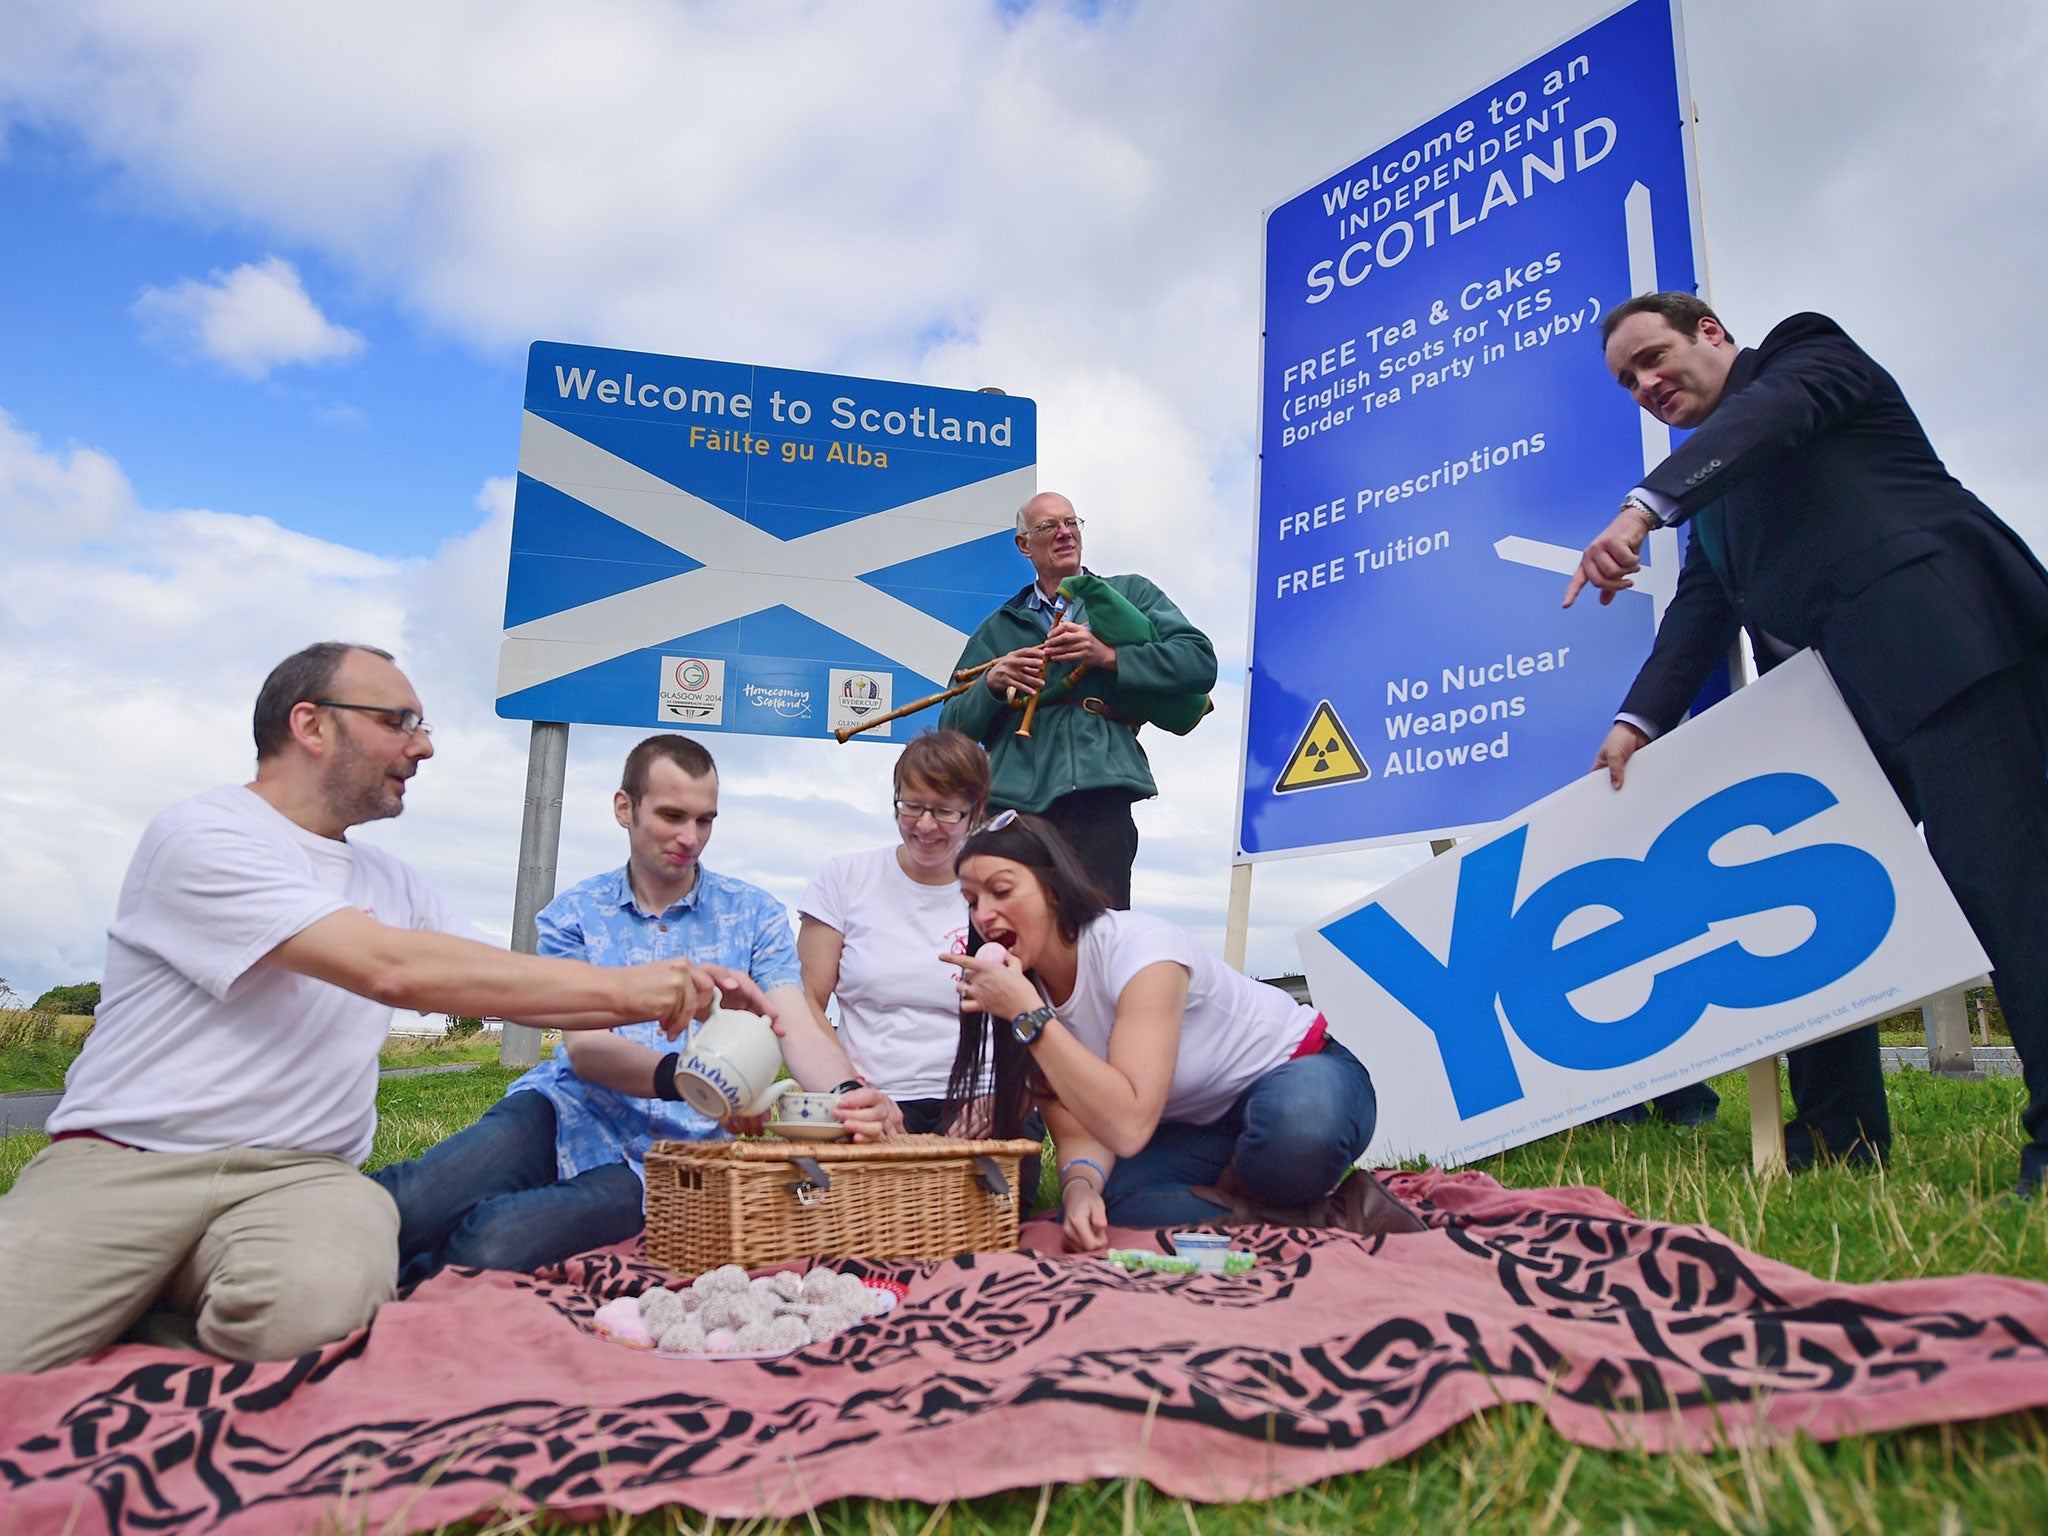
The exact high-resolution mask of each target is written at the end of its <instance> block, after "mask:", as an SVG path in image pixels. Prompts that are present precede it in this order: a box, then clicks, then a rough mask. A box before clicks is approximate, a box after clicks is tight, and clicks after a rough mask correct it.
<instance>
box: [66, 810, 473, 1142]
mask: <svg viewBox="0 0 2048 1536" xmlns="http://www.w3.org/2000/svg"><path fill="white" fill-rule="evenodd" d="M343 907H359V908H361V909H362V910H363V911H364V912H366V913H368V914H369V915H370V916H371V917H374V918H375V919H376V920H377V921H378V922H380V923H386V924H388V925H390V926H391V927H394V928H424V929H433V930H437V931H439V932H444V933H458V934H461V935H463V936H464V937H470V938H474V937H475V934H474V932H473V931H472V930H471V929H470V928H469V927H468V926H467V925H466V924H463V923H461V922H459V921H457V920H456V919H455V918H454V917H453V916H452V915H451V914H450V913H449V912H448V909H447V908H446V907H445V906H444V905H443V904H442V902H441V899H440V897H438V896H436V895H435V894H434V893H433V891H431V890H429V889H428V888H427V885H426V883H425V882H424V881H422V880H421V879H420V877H419V876H418V875H417V874H415V873H414V872H413V870H412V869H411V868H410V867H409V866H408V865H406V864H405V863H404V861H402V860H400V859H399V858H397V857H395V856H394V855H392V854H389V853H386V852H385V851H384V850H383V849H381V848H374V847H370V846H368V845H367V844H362V843H351V842H346V841H338V840H336V839H333V838H326V837H321V836H319V835H318V834H316V833H312V832H308V831H307V830H306V829H305V828H304V827H301V826H300V825H298V824H297V823H296V822H294V821H292V820H290V819H289V818H287V817H286V816H284V815H283V814H282V813H281V812H279V811H278V810H276V809H275V808H274V807H273V806H271V804H270V803H269V802H268V801H266V800H264V799H263V798H262V797H261V796H259V795H257V794H256V793H255V792H254V791H253V790H250V789H248V788H246V787H245V786H243V785H239V784H226V785H222V786H221V787H220V788H219V789H210V790H208V791H207V792H206V793H204V794H202V795H195V796H193V797H192V798H191V799H190V800H185V801H181V802H180V803H178V804H177V805H174V806H172V807H170V808H169V809H168V810H166V811H164V812H163V813H162V814H161V815H159V816H158V817H157V818H156V819H155V820H154V821H152V822H151V823H150V824H149V828H148V830H147V831H145V832H144V833H143V834H142V842H141V844H140V846H138V847H137V848H136V850H135V857H134V859H133V861H131V862H130V864H129V866H128V875H127V878H126V879H125V880H124V881H122V884H121V897H120V901H119V902H118V903H117V904H116V906H115V909H114V922H113V926H112V927H110V928H109V929H108V930H107V971H106V981H105V986H104V988H103V993H102V1000H101V1003H100V1006H99V1009H98V1011H97V1022H96V1023H95V1024H94V1025H93V1030H92V1034H91V1035H90V1036H88V1037H87V1039H86V1042H85V1049H84V1051H83V1052H82V1053H81V1054H80V1055H79V1058H78V1060H77V1061H76V1062H74V1063H73V1064H72V1067H71V1071H70V1073H69V1075H68V1076H67V1078H66V1079H65V1084H64V1098H63V1101H62V1102H61V1103H60V1104H59V1105H58V1106H57V1108H56V1109H55V1110H54V1111H53V1112H52V1113H51V1115H50V1129H51V1130H52V1131H65V1130H78V1131H98V1132H100V1133H101V1134H102V1135H105V1136H111V1137H113V1138H114V1139H115V1140H116V1141H125V1142H128V1143H130V1144H131V1145H133V1146H138V1147H144V1148H147V1149H148V1150H150V1151H152V1152H210V1151H216V1150H219V1149H221V1148H224V1147H286V1148H291V1149H294V1150H297V1151H303V1152H328V1153H332V1154H333V1155H335V1156H336V1157H343V1158H347V1159H348V1160H349V1161H350V1162H361V1161H362V1159H363V1158H364V1157H365V1156H367V1155H368V1153H369V1150H370V1139H371V1137H372V1136H373V1135H374V1134H375V1132H376V1129H377V1052H378V1049H379V1048H380V1047H381V1046H382V1045H383V1043H384V1037H385V1035H386V1034H387V1033H388V1032H389V1030H390V1027H391V1009H390V1007H389V1006H388V1005H386V1004H384V1003H379V1002H375V1001H372V1000H371V999H369V998H365V997H358V996H356V995H355V994H354V993H352V992H347V991H344V990H343V989H342V988H340V987H337V986H333V985H331V984H329V983H327V982H324V981H315V980H313V979H312V978H311V977H306V976H299V975H295V974H294V973H292V972H290V971H287V970H283V969H281V968H280V967H277V966H269V965H258V964H257V961H259V960H261V959H262V958H263V956H265V955H266V954H268V953H269V952H270V951H271V950H273V949H275V948H276V947H277V946H278V945H279V944H282V943H283V942H284V941H285V940H286V939H288V938H290V937H292V935H293V934H296V933H299V932H302V931H303V930H305V929H306V928H308V927H310V926H312V925H313V924H314V923H316V922H318V921H319V920H320V919H321V918H323V917H326V916H328V915H329V914H330V913H334V912H339V911H340V910H341V909H342V908H343Z"/></svg>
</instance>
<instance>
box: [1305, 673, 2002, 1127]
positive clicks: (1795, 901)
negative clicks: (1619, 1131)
mask: <svg viewBox="0 0 2048 1536" xmlns="http://www.w3.org/2000/svg"><path fill="white" fill-rule="evenodd" d="M1300 939H1301V954H1302V961H1303V963H1304V966H1305V968H1306V970H1307V974H1308V978H1309V983H1310V986H1311V988H1312V990H1313V992H1314V994H1315V1000H1316V1006H1317V1007H1319V1008H1320V1009H1322V1011H1323V1014H1324V1016H1325V1017H1326V1018H1327V1019H1328V1020H1329V1021H1330V1028H1331V1031H1332V1033H1334V1034H1335V1035H1336V1036H1337V1037H1338V1039H1340V1040H1342V1041H1343V1042H1344V1044H1345V1045H1346V1047H1348V1048H1349V1049H1350V1050H1351V1051H1352V1052H1353V1054H1355V1055H1356V1056H1357V1057H1358V1059H1359V1060H1360V1061H1362V1062H1364V1063H1365V1064H1366V1067H1367V1068H1368V1069H1369V1070H1370V1071H1371V1072H1372V1075H1373V1083H1374V1086H1375V1087H1376V1088H1377V1089H1378V1092H1379V1106H1380V1109H1379V1113H1380V1118H1379V1123H1378V1128H1377V1129H1376V1131H1375V1133H1374V1137H1373V1143H1372V1145H1371V1146H1370V1147H1369V1148H1367V1149H1366V1158H1367V1163H1368V1166H1371V1167H1385V1166H1387V1165H1388V1164H1389V1163H1391V1162H1394V1161H1398V1160H1399V1159H1401V1158H1405V1157H1418V1156H1419V1157H1427V1158H1429V1159H1431V1160H1432V1161H1434V1162H1438V1163H1441V1164H1445V1165H1454V1164H1457V1163H1463V1162H1470V1161H1471V1160H1473V1159H1474V1158H1478V1157H1484V1156H1488V1155H1491V1154H1492V1153H1495V1152H1498V1151H1501V1150H1504V1149H1505V1148H1507V1147H1512V1146H1517V1145H1519V1144H1520V1143H1522V1142H1525V1141H1531V1140H1534V1139H1535V1138H1537V1137H1539V1136H1547V1135H1550V1134H1552V1133H1553V1132H1556V1131H1561V1130H1563V1129H1564V1128H1565V1127H1567V1126H1570V1125H1577V1124H1580V1123H1582V1122H1584V1121H1586V1120H1591V1119H1595V1118H1597V1117H1599V1116H1601V1115H1605V1114H1608V1113H1610V1112H1612V1111H1613V1110H1616V1109H1620V1108H1622V1107H1623V1106H1625V1105H1628V1104H1635V1103H1639V1102H1641V1101H1642V1100H1644V1099H1647V1098H1650V1097H1652V1096H1653V1095H1655V1094H1660V1093H1668V1092H1670V1091H1671V1090H1672V1089H1674V1088H1677V1087H1679V1086H1680V1085H1681V1084H1684V1083H1689V1082H1697V1081H1699V1080H1701V1079H1703V1078H1706V1077H1709V1076H1712V1075H1713V1074H1715V1073H1717V1072H1727V1071H1732V1070H1734V1069H1735V1068H1737V1067H1741V1066H1744V1065H1746V1064H1748V1063H1750V1062H1753V1061H1759V1060H1768V1059H1770V1058H1771V1057H1773V1056H1775V1055H1776V1054H1777V1053H1778V1052H1779V1051H1782V1050H1786V1049H1789V1048H1790V1047H1792V1046H1796V1045H1805V1044H1808V1043H1810V1042H1812V1041H1814V1040H1818V1039H1821V1038H1823V1037H1825V1036H1828V1035H1833V1034H1839V1033H1840V1032H1841V1031H1843V1030H1845V1029H1852V1028H1855V1027H1856V1026H1858V1025H1860V1024H1866V1023H1868V1022H1870V1021H1871V1020H1872V1019H1875V1018H1879V1017H1882V1016H1884V1015H1886V1014H1890V1013H1897V1012H1898V1011H1900V1010H1901V1009H1903V1008H1907V1007H1910V1006H1911V1005H1912V1004H1913V1003H1914V1002H1916V1001H1918V1000H1919V999H1920V998H1923V997H1928V996H1931V995H1933V994H1934V993H1937V992H1941V991H1944V990H1946V989H1947V988H1949V987H1952V986H1956V985H1958V984H1960V983H1962V982H1965V981H1969V980H1971V979H1973V978H1974V977H1976V976H1978V975H1981V974H1982V972H1983V970H1984V968H1985V962H1984V952H1983V950H1982V948H1981V947H1979V945H1978V943H1977V940H1976V936H1975V935H1974V934H1972V933H1971V932H1970V925H1969V923H1968V922H1967V921H1965V920H1964V918H1963V914H1962V911H1961V909H1960V908H1958V907H1957V906H1956V903H1955V898H1954V897H1953V896H1951V895H1950V894H1949V889H1948V886H1947V885H1946V884H1945V883H1944V882H1943V881H1942V878H1941V874H1940V872H1939V871H1938V870H1937V869H1936V868H1935V867H1934V860H1933V859H1932V858H1931V857H1930V856H1929V855H1928V852H1927V846H1926V844H1925V843H1923V842H1922V841H1921V840H1920V835H1919V833H1918V832H1917V831H1915V830H1914V827H1913V823H1912V819H1911V818H1910V817H1908V816H1907V815H1906V813H1905V810H1904V808H1903V807H1901V806H1900V804H1899V802H1898V797H1897V796H1896V795H1894V794H1893V793H1892V789H1891V785H1890V784H1889V783H1888V782H1887V781H1886V779H1885V776H1884V770H1883V769H1881V768H1879V767H1878V765H1877V759H1876V758H1874V757H1872V756H1871V753H1870V748H1869V746H1868V745H1867V744H1866V743H1865V742H1864V740H1863V733H1862V732H1861V731H1860V730H1859V729H1858V728H1857V726H1856V722H1855V720H1854V718H1853V717H1851V715H1850V714H1849V709H1848V706H1847V705H1846V704H1844V703H1843V702H1842V696H1841V694H1840V693H1838V692H1837V691H1836V689H1835V686H1834V681H1833V679H1831V678H1830V677H1829V676H1828V674H1827V668H1826V667H1825V666H1823V665H1822V664H1821V661H1820V658H1819V657H1818V656H1816V655H1814V654H1813V653H1812V652H1810V651H1809V652H1805V653H1802V654H1801V655H1799V656H1797V657H1795V658H1793V659H1792V660H1790V661H1788V662H1786V663H1785V664H1784V665H1783V666H1780V667H1778V668H1777V669H1776V670H1775V671H1773V672H1772V673H1771V674H1770V675H1769V676H1768V677H1766V678H1764V679H1763V680H1762V681H1761V682H1759V683H1756V684H1754V685H1752V686H1750V687H1747V688H1744V689H1741V690H1740V691H1739V692H1737V693H1736V694H1735V695H1734V696H1733V697H1731V698H1730V699H1728V700H1727V701H1726V702H1725V703H1722V704H1719V705H1716V706H1715V707H1714V708H1713V709H1711V710H1709V711H1708V712H1707V713H1705V714H1703V715H1701V716H1699V717H1698V718H1697V719H1694V720H1692V721H1690V722H1688V723H1687V724H1685V725H1682V726H1680V727H1679V728H1678V729H1677V730H1676V731H1674V732H1673V733H1672V734H1671V735H1670V736H1667V737H1664V738H1661V739H1660V740H1658V741H1655V742H1653V743H1651V744H1650V745H1649V746H1647V747H1645V748H1644V749H1643V750H1642V751H1640V752H1638V753H1636V755H1635V756H1634V757H1633V758H1632V759H1630V761H1629V765H1628V776H1627V779H1626V781H1625V782H1624V784H1623V786H1622V788H1621V791H1620V792H1619V793H1616V792H1615V791H1614V790H1613V789H1612V788H1610V787H1609V785H1608V782H1607V776H1606V775H1605V774H1599V775H1594V774H1586V775H1582V776H1581V777H1580V778H1579V779H1578V780H1577V782H1575V783H1573V784H1570V785H1568V786H1567V787H1565V788H1564V789H1561V790H1558V791H1557V792H1556V793H1555V794H1552V795H1550V796H1548V797H1547V798H1545V799H1544V800H1542V801H1540V802H1538V803H1537V804H1535V805H1532V806H1530V807H1529V808H1528V809H1527V810H1526V811H1524V812H1523V813H1522V814H1520V815H1517V816H1514V817H1512V818H1510V819H1509V820H1507V821H1506V822H1504V823H1502V824H1501V825H1499V826H1497V827H1495V828H1493V829H1492V830H1491V832H1490V833H1489V834H1488V835H1487V836H1486V837H1484V838H1483V839H1475V840H1474V841H1472V842H1468V843H1463V844H1460V845H1459V846H1458V848H1457V849H1455V850H1454V851H1453V852H1452V853H1450V854H1448V855H1446V856H1445V857H1443V858H1439V859H1431V860H1430V861H1429V862H1428V863H1427V864H1425V865H1423V866H1422V867H1421V868H1420V869H1418V870H1415V871H1414V872H1412V873H1410V874H1408V875H1405V876H1403V877H1402V878H1401V879H1400V880H1397V881H1395V882H1394V883H1393V884H1392V885H1389V886H1386V887H1385V888H1383V889H1382V890H1380V891H1377V892H1375V893H1374V894H1373V895H1372V896H1371V897H1369V898H1367V899H1366V900H1365V901H1362V902H1358V903H1355V904H1354V905H1352V906H1350V907H1347V908H1345V909H1344V910H1342V911H1340V912H1337V913H1335V914H1333V915H1332V916H1330V917H1328V918H1325V919H1324V920H1323V921H1321V922H1319V923H1317V924H1316V925H1315V926H1314V927H1312V928H1308V929H1304V930H1303V931H1302V933H1301V935H1300Z"/></svg>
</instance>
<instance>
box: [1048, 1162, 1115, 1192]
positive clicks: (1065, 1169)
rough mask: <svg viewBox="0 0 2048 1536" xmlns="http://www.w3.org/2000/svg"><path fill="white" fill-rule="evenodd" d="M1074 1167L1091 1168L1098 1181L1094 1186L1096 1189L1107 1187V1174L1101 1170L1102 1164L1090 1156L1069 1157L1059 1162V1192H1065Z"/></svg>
mask: <svg viewBox="0 0 2048 1536" xmlns="http://www.w3.org/2000/svg"><path fill="white" fill-rule="evenodd" d="M1076 1168H1093V1169H1094V1170H1095V1177H1096V1179H1097V1181H1098V1182H1097V1184H1096V1186H1095V1187H1096V1188H1097V1189H1106V1188H1108V1187H1109V1175H1108V1174H1107V1173H1105V1172H1103V1170H1102V1164H1100V1163H1098V1162H1096V1161H1095V1159H1094V1158H1092V1157H1070V1158H1068V1159H1067V1160H1066V1161H1065V1162H1064V1163H1062V1164H1060V1193H1062V1194H1065V1193H1066V1189H1067V1182H1068V1179H1069V1178H1070V1176H1071V1175H1072V1174H1073V1172H1074V1170H1075V1169H1076Z"/></svg>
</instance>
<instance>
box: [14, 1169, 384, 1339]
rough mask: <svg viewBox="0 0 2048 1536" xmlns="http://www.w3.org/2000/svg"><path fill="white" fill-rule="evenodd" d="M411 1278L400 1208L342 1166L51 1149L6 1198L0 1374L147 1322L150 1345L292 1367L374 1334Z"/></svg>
mask: <svg viewBox="0 0 2048 1536" xmlns="http://www.w3.org/2000/svg"><path fill="white" fill-rule="evenodd" d="M397 1276H398V1209H397V1207H396V1206H394V1205H393V1204H392V1203H391V1197H390V1196H389V1195H387V1194H385V1193H384V1191H383V1190H382V1189H381V1188H379V1187H378V1186H377V1185H376V1184H375V1183H373V1182H372V1181H371V1180H369V1179H366V1178H364V1177H363V1175H362V1174H360V1173H358V1172H357V1171H356V1170H355V1169H354V1168H353V1167H351V1166H350V1165H349V1164H347V1163H345V1162H343V1161H342V1160H341V1159H340V1158H338V1157H329V1156H327V1155H325V1154H323V1153H317V1152H289V1151H281V1150H277V1149H274V1148H264V1147H240V1148H230V1149H228V1150H226V1151H222V1152H191V1153H178V1152H138V1151H134V1150H132V1149H130V1148H128V1147H121V1146H116V1145H114V1144H113V1143H112V1142H106V1141H97V1140H93V1139H91V1138H85V1137H79V1138H71V1139H67V1140H64V1141H58V1142H53V1143H51V1144H50V1145H49V1146H48V1147H46V1148H44V1150H43V1151H41V1152H39V1153H37V1154H36V1156H35V1158H34V1160H32V1161H31V1162H30V1163H29V1165H28V1166H27V1167H26V1168H24V1169H23V1170H22V1171H21V1175H20V1177H19V1178H17V1179H16V1180H15V1183H14V1188H13V1190H12V1191H11V1192H9V1193H8V1194H7V1195H5V1196H4V1197H0V1297H4V1298H5V1304H4V1306H0V1372H25V1371H41V1370H48V1369H50V1368H51V1367H53V1366H59V1365H68V1364H70V1363H71V1362H72V1361H74V1360H78V1359H81V1358H83V1357H84V1356H86V1355H89V1354H91V1353H92V1352H93V1351H94V1350H96V1349H100V1348H103V1347H104V1346H106V1345H108V1344H111V1343H112V1342H114V1341H115V1340H116V1339H118V1338H120V1337H121V1336H122V1335H123V1334H125V1333H128V1332H129V1331H130V1330H131V1329H133V1328H134V1327H135V1326H136V1325H137V1324H138V1323H142V1322H143V1321H144V1318H145V1315H146V1314H147V1315H150V1325H149V1326H148V1327H147V1328H145V1330H144V1332H145V1334H146V1335H147V1336H148V1337H150V1338H151V1339H152V1341H155V1340H160V1339H161V1340H168V1339H170V1338H174V1337H176V1336H178V1335H179V1334H181V1333H182V1334H184V1336H185V1338H186V1339H187V1340H188V1341H189V1340H192V1339H196V1341H197V1343H198V1346H199V1347H200V1348H201V1349H204V1350H207V1351H209V1352H211V1353H213V1354H216V1355H223V1356H225V1357H227V1358H228V1359H230V1360H285V1359H290V1358H292V1357H293V1356H296V1355H301V1354H304V1353H305V1352H306V1351H307V1350H309V1349H315V1348H317V1347H319V1346H320V1345H322V1344H326V1343H329V1342H331V1341H332V1340H335V1339H338V1338H341V1337H343V1336H344V1335H346V1334H349V1333H352V1332H354V1331H355V1330H356V1329H358V1328H361V1327H363V1326H364V1325H365V1324H367V1323H368V1322H369V1320H370V1318H371V1317H372V1316H373V1315H374V1314H375V1313H376V1311H377V1308H378V1307H380V1306H381V1305H383V1304H384V1303H385V1302H386V1301H388V1300H390V1299H391V1295H392V1293H393V1291H394V1290H395V1289H396V1285H397ZM165 1314H169V1317H168V1318H166V1317H165ZM175 1319H182V1320H183V1321H182V1322H176V1321H173V1320H175ZM167 1323H169V1326H166V1324H167Z"/></svg>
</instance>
